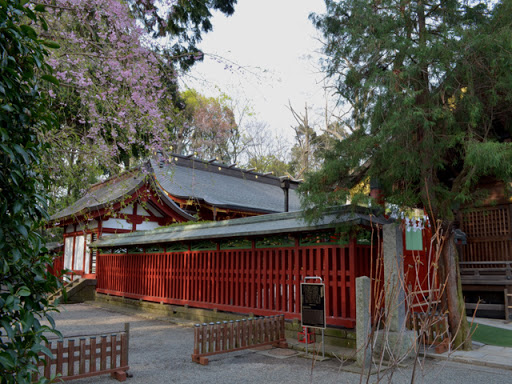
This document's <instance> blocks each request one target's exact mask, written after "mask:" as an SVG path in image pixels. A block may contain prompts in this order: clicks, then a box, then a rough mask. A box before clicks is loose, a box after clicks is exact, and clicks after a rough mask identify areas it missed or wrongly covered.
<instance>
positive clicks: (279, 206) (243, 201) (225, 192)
mask: <svg viewBox="0 0 512 384" xmlns="http://www.w3.org/2000/svg"><path fill="white" fill-rule="evenodd" d="M148 176H151V177H154V179H155V181H156V189H157V191H156V192H157V193H158V194H159V195H160V196H161V197H163V200H164V202H165V203H166V204H167V205H169V206H171V208H172V209H173V210H175V211H177V212H179V213H180V214H181V215H183V216H184V217H187V218H189V219H192V217H191V216H190V215H189V214H188V213H187V212H185V211H184V210H182V209H181V208H179V207H178V205H177V204H176V203H174V202H173V201H172V200H171V199H172V197H176V198H181V199H186V200H196V201H198V202H204V203H206V204H208V205H211V206H214V207H217V208H225V209H235V210H243V211H249V212H257V213H276V212H283V211H284V210H285V209H284V200H285V194H284V191H283V189H282V188H281V186H280V185H281V181H282V180H281V179H280V178H278V177H275V176H270V175H264V174H260V173H256V172H253V171H247V170H242V169H239V168H236V167H233V166H228V165H225V164H219V163H215V162H207V161H201V160H198V159H193V158H190V157H185V156H177V155H173V156H172V157H171V161H166V162H163V161H161V162H159V161H155V160H151V161H150V162H148V163H147V164H146V165H144V166H141V167H137V168H134V169H132V170H130V171H127V172H125V173H123V174H122V175H119V176H115V177H112V178H110V179H108V180H106V181H105V182H103V183H98V184H96V185H94V186H92V187H91V188H90V189H89V190H88V191H87V193H86V194H85V196H83V197H82V198H81V199H79V200H78V201H76V202H75V203H74V204H72V205H71V206H69V207H67V208H65V209H63V210H62V211H60V212H57V213H55V214H54V215H52V216H51V220H52V221H54V222H55V221H57V220H62V219H64V218H68V217H72V216H77V215H80V214H84V213H86V212H94V211H98V210H100V209H101V208H104V207H106V206H108V205H110V204H114V203H116V202H118V201H121V200H122V199H123V198H125V197H126V196H129V195H131V194H132V193H133V192H135V191H136V190H137V189H139V188H140V187H141V186H142V185H144V183H145V177H148ZM287 182H288V183H290V184H291V186H290V189H289V198H288V207H289V208H288V210H289V211H294V210H298V209H299V208H300V202H299V198H298V195H297V193H296V191H295V188H297V186H298V183H297V182H294V181H290V180H287Z"/></svg>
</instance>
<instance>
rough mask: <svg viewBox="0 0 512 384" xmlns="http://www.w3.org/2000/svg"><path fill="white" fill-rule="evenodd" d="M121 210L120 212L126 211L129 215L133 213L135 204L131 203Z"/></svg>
mask: <svg viewBox="0 0 512 384" xmlns="http://www.w3.org/2000/svg"><path fill="white" fill-rule="evenodd" d="M119 212H120V213H126V214H127V215H131V214H132V213H133V204H131V205H129V206H127V207H124V208H123V209H121V210H120V211H119Z"/></svg>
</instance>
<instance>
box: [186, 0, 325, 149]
mask: <svg viewBox="0 0 512 384" xmlns="http://www.w3.org/2000/svg"><path fill="white" fill-rule="evenodd" d="M324 11H325V5H324V1H323V0H239V1H238V4H236V5H235V13H234V15H233V16H231V17H228V18H227V17H225V16H224V15H222V14H215V16H214V18H213V19H212V24H213V31H212V32H210V33H208V34H205V35H204V38H203V41H202V42H201V44H200V45H199V47H200V48H201V49H202V50H203V51H204V52H205V59H204V61H203V62H201V63H197V64H196V65H194V67H193V69H192V71H191V73H190V74H189V75H187V76H185V77H184V78H183V79H182V82H183V85H184V88H186V87H191V88H195V89H196V90H198V91H199V92H200V93H202V94H204V95H206V96H218V95H219V93H220V92H224V93H226V94H227V95H228V96H230V97H232V98H233V99H236V100H239V101H241V102H243V101H244V100H246V101H248V102H249V104H250V105H251V106H252V108H253V110H254V112H255V118H256V119H257V120H259V121H265V122H267V123H268V125H269V127H270V128H271V129H272V130H273V131H274V132H278V133H279V134H280V135H283V136H284V137H283V138H286V140H288V141H289V142H292V141H293V139H292V138H293V134H294V132H293V130H292V128H291V126H292V125H296V123H295V120H294V119H293V116H292V114H291V112H290V111H289V109H288V108H287V106H288V100H290V102H291V103H292V106H293V107H294V109H296V110H298V111H300V112H303V111H304V105H305V102H307V103H308V107H311V108H314V107H315V108H317V110H318V108H320V109H321V108H323V106H324V104H325V97H324V90H323V88H322V82H323V77H324V76H323V75H322V73H320V71H319V63H318V57H319V54H318V52H319V50H320V47H321V43H320V42H319V41H318V37H319V33H318V31H317V30H316V29H315V28H314V27H313V25H312V23H311V21H310V20H309V19H308V15H309V14H310V13H311V12H316V13H323V12H324ZM212 55H217V56H219V57H221V58H222V59H220V60H219V59H217V58H216V56H212ZM224 59H227V60H228V61H231V62H233V63H236V64H237V65H235V64H233V67H232V68H226V64H227V63H226V61H225V60H224ZM228 64H229V63H228ZM238 65H240V66H242V68H239V67H238ZM310 115H311V116H310V117H311V118H312V117H313V115H314V110H313V109H312V110H311V112H310Z"/></svg>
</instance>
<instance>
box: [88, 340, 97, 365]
mask: <svg viewBox="0 0 512 384" xmlns="http://www.w3.org/2000/svg"><path fill="white" fill-rule="evenodd" d="M90 344H91V352H90V359H89V372H96V359H97V356H96V348H97V346H96V336H93V337H91V341H90Z"/></svg>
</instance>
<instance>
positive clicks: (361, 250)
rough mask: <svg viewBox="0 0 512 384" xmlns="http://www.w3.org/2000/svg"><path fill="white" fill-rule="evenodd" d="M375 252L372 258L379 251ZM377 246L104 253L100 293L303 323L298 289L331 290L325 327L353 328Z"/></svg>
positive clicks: (99, 273)
mask: <svg viewBox="0 0 512 384" xmlns="http://www.w3.org/2000/svg"><path fill="white" fill-rule="evenodd" d="M374 253H375V252H374ZM371 258H372V247H370V246H367V245H359V244H356V242H355V241H352V242H351V243H350V244H349V245H345V246H339V245H335V244H327V245H314V246H299V245H298V242H296V244H295V246H290V247H269V248H255V247H253V248H250V249H225V250H206V251H185V252H167V253H164V252H162V253H158V254H154V253H148V254H142V253H138V254H121V253H120V254H114V253H113V254H100V255H98V258H97V264H98V265H97V274H96V278H97V291H98V292H99V293H108V294H112V295H119V296H123V297H128V298H135V299H143V300H149V301H155V302H164V303H169V304H177V305H185V304H186V305H190V306H193V307H199V308H207V309H218V310H226V311H233V312H242V313H254V314H256V315H259V316H268V315H275V314H278V313H284V314H285V316H286V318H288V319H296V318H300V297H299V292H300V283H301V282H302V281H303V280H304V277H306V276H319V277H321V278H322V279H323V280H324V283H325V284H326V292H327V302H326V318H327V324H330V325H337V326H344V327H354V326H355V278H356V277H358V276H363V275H367V276H368V275H370V272H371V271H370V269H371V265H372V262H371Z"/></svg>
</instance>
